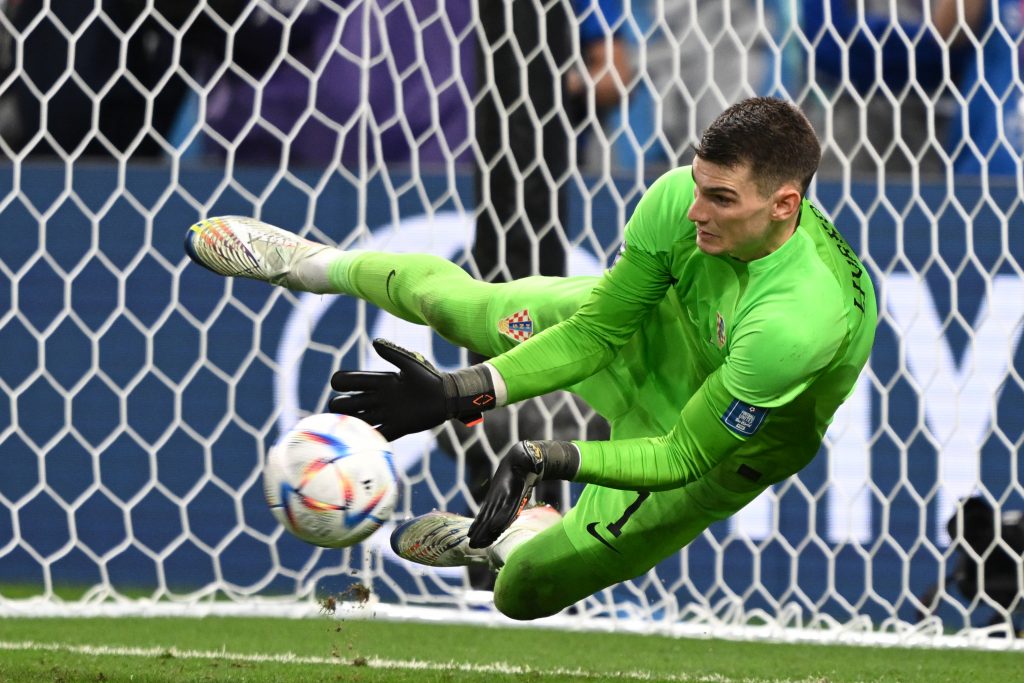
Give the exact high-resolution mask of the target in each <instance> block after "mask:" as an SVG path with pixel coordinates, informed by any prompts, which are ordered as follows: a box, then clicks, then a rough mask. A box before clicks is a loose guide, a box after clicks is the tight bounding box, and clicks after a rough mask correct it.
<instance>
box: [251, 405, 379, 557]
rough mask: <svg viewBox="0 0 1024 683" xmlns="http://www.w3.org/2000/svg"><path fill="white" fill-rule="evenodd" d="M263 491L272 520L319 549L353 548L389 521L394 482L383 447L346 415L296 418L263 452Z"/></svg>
mask: <svg viewBox="0 0 1024 683" xmlns="http://www.w3.org/2000/svg"><path fill="white" fill-rule="evenodd" d="M263 490H264V492H265V494H266V498H267V504H268V505H269V506H270V510H271V512H273V514H274V517H276V518H277V520H278V521H279V522H281V524H282V525H283V526H284V528H285V529H287V530H288V531H290V532H291V533H292V534H294V535H295V536H297V537H298V538H300V539H302V540H303V541H306V542H307V543H312V544H314V545H319V546H323V547H325V548H345V547H348V546H350V545H354V544H356V543H359V542H360V541H362V540H364V539H365V538H367V537H368V536H369V535H370V534H372V533H373V532H374V531H376V530H377V529H379V528H380V526H381V525H382V524H383V523H384V522H386V521H387V520H388V518H389V517H391V513H392V511H394V509H395V502H396V501H397V499H398V476H397V474H396V472H395V466H394V460H393V457H392V454H391V449H390V448H389V446H388V442H387V441H386V440H385V439H384V437H383V436H381V435H380V433H379V432H378V431H377V430H376V429H374V428H373V427H371V426H370V425H368V424H366V423H365V422H363V421H362V420H359V419H357V418H354V417H349V416H346V415H334V414H331V413H327V414H323V415H311V416H309V417H306V418H303V419H302V420H300V421H299V422H298V424H296V425H295V427H294V428H293V429H291V430H290V431H289V432H287V433H286V434H284V435H282V436H281V438H280V439H278V441H277V443H276V444H275V445H274V446H273V447H272V448H271V449H270V453H269V454H268V456H267V463H266V466H265V467H264V469H263Z"/></svg>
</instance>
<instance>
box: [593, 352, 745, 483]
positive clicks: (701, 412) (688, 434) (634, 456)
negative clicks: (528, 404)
mask: <svg viewBox="0 0 1024 683" xmlns="http://www.w3.org/2000/svg"><path fill="white" fill-rule="evenodd" d="M729 401H730V397H729V392H728V391H726V389H725V387H724V385H723V384H722V368H719V369H718V370H716V371H715V372H713V373H712V374H711V375H710V376H708V378H707V380H705V382H704V384H703V385H701V387H700V389H698V390H697V391H696V393H694V395H693V396H692V397H691V398H690V400H689V401H687V402H686V405H685V406H683V410H682V411H681V413H680V415H679V420H678V421H677V422H676V425H675V426H674V427H673V428H672V431H670V432H669V433H668V434H666V435H664V436H656V437H643V438H636V439H622V440H618V441H576V442H574V443H576V445H577V446H578V447H579V450H580V469H579V472H578V473H577V475H576V477H575V481H579V482H586V483H590V484H598V485H600V486H607V487H609V488H617V489H636V490H647V491H661V490H665V489H672V488H678V487H681V486H686V485H687V484H689V483H691V482H693V481H696V480H697V479H699V478H700V477H702V476H704V475H705V474H706V473H707V472H708V471H710V470H711V469H712V468H713V467H715V465H717V464H718V463H719V462H721V461H722V460H723V459H725V458H726V457H728V456H729V455H731V454H732V453H733V452H734V451H735V450H736V449H737V448H739V447H740V445H742V444H743V442H744V441H746V439H747V437H745V436H743V435H741V434H740V433H737V432H736V431H734V430H733V429H731V428H729V427H728V426H727V425H726V423H725V421H724V413H725V411H727V409H728V405H729ZM722 406H726V408H724V409H723V408H722ZM762 417H763V414H762ZM754 431H756V430H754Z"/></svg>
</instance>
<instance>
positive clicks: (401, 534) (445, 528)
mask: <svg viewBox="0 0 1024 683" xmlns="http://www.w3.org/2000/svg"><path fill="white" fill-rule="evenodd" d="M561 518H562V515H561V513H560V512H558V510H556V509H555V508H553V507H551V506H550V505H536V506H534V507H531V508H528V509H526V510H523V512H522V513H521V514H520V515H519V517H517V518H516V520H515V521H514V522H512V524H511V526H509V528H508V529H506V530H505V532H504V533H502V535H501V536H499V537H498V540H497V541H495V542H494V543H493V544H492V545H491V546H490V547H488V548H470V547H469V525H470V524H472V523H473V520H472V519H470V518H468V517H463V516H461V515H457V514H455V513H453V512H442V511H440V510H434V511H433V512H428V513H427V514H425V515H420V516H419V517H414V518H413V519H410V520H409V521H407V522H405V523H404V524H402V525H400V526H399V527H398V528H396V529H395V530H394V531H393V532H392V533H391V549H392V550H394V551H395V554H397V555H398V556H399V557H401V558H403V559H406V560H409V561H410V562H416V563H418V564H425V565H427V566H430V567H464V566H467V565H471V564H490V565H491V566H492V567H493V568H495V569H496V568H498V567H500V566H501V565H503V564H504V560H505V557H506V556H507V555H508V554H509V553H510V552H511V550H512V548H513V546H509V547H508V548H503V547H502V546H504V545H507V544H508V543H514V544H515V546H518V544H519V543H521V542H523V541H524V540H528V539H529V538H532V537H533V536H535V535H536V534H538V533H540V532H541V531H543V530H544V529H547V528H548V527H549V526H551V525H552V524H556V523H557V522H558V521H559V520H560V519H561Z"/></svg>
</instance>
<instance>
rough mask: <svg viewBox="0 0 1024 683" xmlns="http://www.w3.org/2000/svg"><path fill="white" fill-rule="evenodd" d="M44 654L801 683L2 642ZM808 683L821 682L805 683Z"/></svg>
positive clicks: (704, 682) (758, 681) (701, 682)
mask: <svg viewBox="0 0 1024 683" xmlns="http://www.w3.org/2000/svg"><path fill="white" fill-rule="evenodd" d="M4 650H6V651H26V650H27V651H43V652H65V653H69V654H77V655H86V656H90V657H101V656H114V657H144V658H154V659H155V658H166V657H173V658H176V659H210V660H214V659H219V660H227V661H231V662H249V663H280V664H314V665H330V666H352V667H359V666H366V667H369V668H371V669H405V670H419V671H460V672H467V673H483V674H512V675H524V676H525V675H531V676H538V675H539V676H563V677H564V676H571V677H574V678H580V679H587V678H618V679H622V680H630V681H677V682H679V683H800V682H799V681H792V680H784V679H777V678H773V679H771V681H769V680H768V679H762V678H743V679H735V678H727V677H725V676H720V675H717V674H716V675H711V676H689V675H686V674H682V675H673V674H664V673H650V672H646V671H620V672H608V673H605V672H598V671H586V670H583V669H565V668H553V669H535V668H533V667H529V666H519V665H516V664H506V663H504V662H497V663H494V664H472V663H469V662H445V663H442V662H426V661H422V660H418V659H409V660H394V659H381V658H379V657H367V658H365V659H362V658H360V659H356V660H353V659H343V658H341V657H311V656H308V655H297V654H294V653H291V652H288V653H284V654H247V653H242V652H227V651H224V650H179V649H178V648H175V647H115V646H110V645H67V644H64V643H39V642H35V641H31V640H24V641H2V640H0V651H4ZM805 680H807V681H812V680H820V679H805Z"/></svg>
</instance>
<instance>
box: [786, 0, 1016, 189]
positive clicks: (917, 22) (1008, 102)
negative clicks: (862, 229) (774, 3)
mask: <svg viewBox="0 0 1024 683" xmlns="http://www.w3.org/2000/svg"><path fill="white" fill-rule="evenodd" d="M958 6H959V7H960V8H961V9H962V15H958ZM929 15H930V17H931V19H930V20H929ZM961 16H962V22H963V23H962V24H961V18H960V17H961ZM804 31H805V32H806V34H807V38H808V40H809V41H810V42H811V43H812V45H814V59H815V66H816V73H815V77H816V79H817V82H818V83H819V84H821V85H823V86H825V94H826V96H828V97H829V99H830V104H829V103H823V107H822V109H823V111H822V112H821V113H820V116H824V117H826V118H828V119H830V120H829V122H828V123H826V124H825V125H824V126H822V125H821V124H820V123H819V124H818V127H819V129H820V130H825V131H827V132H828V133H827V135H830V136H831V142H832V143H833V144H834V147H829V146H827V147H826V153H827V154H828V153H835V152H837V151H838V152H840V153H841V154H842V155H843V156H845V157H846V158H848V159H849V162H850V163H849V167H850V168H851V170H853V171H860V172H877V171H878V170H879V169H881V168H884V169H885V170H886V172H890V173H891V172H896V173H909V172H911V171H913V170H915V169H916V170H919V171H920V172H922V173H926V174H927V173H940V172H942V171H943V170H944V169H945V165H946V161H945V159H944V158H943V155H942V154H941V153H940V150H944V151H945V153H946V154H949V155H950V156H952V157H953V159H954V168H955V170H957V171H963V172H974V173H977V172H979V171H980V170H981V168H982V167H983V166H984V167H987V168H988V170H989V171H990V172H992V173H1014V172H1015V171H1016V159H1017V158H1019V156H1020V151H1021V137H1020V113H1019V110H1018V102H1019V93H1018V92H1017V88H1015V87H1014V80H1013V72H1014V69H1015V64H1016V62H1017V60H1018V59H1019V55H1018V50H1019V48H1018V45H1019V40H1020V38H1019V36H1020V34H1021V4H1020V2H1019V0H997V2H990V0H935V2H934V5H933V6H932V7H931V8H928V7H925V3H924V2H923V1H922V2H918V3H903V2H901V3H890V2H888V0H868V1H867V2H866V3H865V10H864V14H863V17H862V18H861V17H860V16H859V14H858V9H857V2H856V1H855V0H805V2H804ZM979 85H980V86H981V87H978V86H979ZM879 86H883V87H879ZM862 103H863V104H862ZM826 142H828V140H827V141H826ZM865 142H867V143H870V145H865V144H864V143H865ZM974 147H976V148H977V152H976V151H975V149H974ZM872 151H873V152H874V154H873V153H872ZM875 154H877V155H878V157H877V158H876V156H875ZM983 160H985V161H983ZM840 163H841V162H840ZM825 166H827V164H825Z"/></svg>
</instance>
